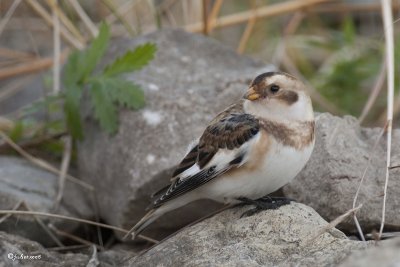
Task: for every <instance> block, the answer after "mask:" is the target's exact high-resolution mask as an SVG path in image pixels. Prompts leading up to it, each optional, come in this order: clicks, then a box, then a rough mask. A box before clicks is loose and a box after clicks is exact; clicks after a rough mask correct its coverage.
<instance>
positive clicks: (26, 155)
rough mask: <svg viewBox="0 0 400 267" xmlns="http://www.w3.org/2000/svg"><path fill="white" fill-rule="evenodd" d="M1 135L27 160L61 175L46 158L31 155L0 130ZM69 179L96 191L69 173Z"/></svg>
mask: <svg viewBox="0 0 400 267" xmlns="http://www.w3.org/2000/svg"><path fill="white" fill-rule="evenodd" d="M0 137H1V138H2V139H3V140H4V141H5V142H6V143H7V144H8V145H9V146H11V147H12V148H13V149H14V150H15V151H17V152H18V153H19V154H20V155H21V156H23V157H24V158H26V159H27V160H29V161H30V162H32V163H33V164H35V165H36V166H38V167H40V168H42V169H45V170H47V171H49V172H52V173H54V174H57V175H59V174H60V171H59V170H57V169H56V168H54V167H53V166H51V165H50V164H49V163H47V162H46V161H44V160H41V159H39V158H35V157H34V156H32V155H30V154H29V153H28V152H26V151H25V150H23V149H22V148H21V147H20V146H18V145H17V144H16V143H14V142H13V141H12V140H11V139H10V138H9V137H8V136H7V135H6V134H5V133H3V132H2V131H0ZM67 179H68V180H69V181H71V182H73V183H75V184H78V185H80V186H82V187H83V188H86V189H88V190H90V191H94V188H93V186H91V185H90V184H87V183H85V182H83V181H81V180H79V179H77V178H75V177H73V176H71V175H67Z"/></svg>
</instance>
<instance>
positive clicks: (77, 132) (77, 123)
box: [64, 85, 83, 140]
mask: <svg viewBox="0 0 400 267" xmlns="http://www.w3.org/2000/svg"><path fill="white" fill-rule="evenodd" d="M81 96H82V90H81V88H80V87H79V86H78V85H71V86H70V87H68V88H66V90H65V102H64V112H65V118H66V122H67V127H68V129H69V131H70V133H71V135H72V137H74V138H75V139H78V140H82V139H83V131H82V122H81V115H80V112H79V104H80V101H81Z"/></svg>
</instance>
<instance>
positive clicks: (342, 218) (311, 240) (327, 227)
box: [303, 204, 362, 245]
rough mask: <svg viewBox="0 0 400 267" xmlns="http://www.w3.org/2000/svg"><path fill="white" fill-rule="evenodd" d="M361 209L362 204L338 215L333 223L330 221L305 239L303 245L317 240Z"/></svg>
mask: <svg viewBox="0 0 400 267" xmlns="http://www.w3.org/2000/svg"><path fill="white" fill-rule="evenodd" d="M361 207H362V204H360V205H358V206H357V207H356V208H353V209H351V210H348V211H347V212H346V213H344V214H342V215H340V216H339V217H337V218H336V219H334V220H333V221H331V222H330V223H329V224H328V225H326V226H324V227H322V228H321V229H320V230H319V231H318V232H317V233H316V234H315V235H312V236H311V237H310V238H308V239H306V240H304V241H303V244H304V245H308V244H310V243H311V242H313V241H314V240H315V239H317V238H318V237H319V236H320V235H322V234H324V233H326V232H327V231H329V230H331V229H332V228H335V227H336V225H338V224H339V223H341V222H343V221H344V220H345V219H346V218H347V217H349V216H350V215H351V214H354V213H355V212H356V211H358V210H359V209H360V208H361Z"/></svg>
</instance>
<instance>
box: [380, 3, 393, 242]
mask: <svg viewBox="0 0 400 267" xmlns="http://www.w3.org/2000/svg"><path fill="white" fill-rule="evenodd" d="M391 3H392V1H391V0H382V17H383V25H384V31H385V44H386V63H387V70H388V71H387V85H388V87H387V90H388V92H387V153H386V175H385V186H384V189H383V203H382V219H381V226H380V229H379V238H380V237H381V236H382V232H383V228H384V226H385V215H386V200H387V188H388V183H389V168H390V165H391V164H390V159H391V147H392V122H393V98H394V38H393V15H392V10H391Z"/></svg>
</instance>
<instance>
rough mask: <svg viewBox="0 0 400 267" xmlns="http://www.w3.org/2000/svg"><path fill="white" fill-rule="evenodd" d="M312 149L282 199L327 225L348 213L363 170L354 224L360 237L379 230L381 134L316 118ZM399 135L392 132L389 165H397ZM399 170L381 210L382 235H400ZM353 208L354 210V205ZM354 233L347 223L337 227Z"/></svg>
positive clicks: (383, 141) (353, 122)
mask: <svg viewBox="0 0 400 267" xmlns="http://www.w3.org/2000/svg"><path fill="white" fill-rule="evenodd" d="M316 126H317V129H316V145H315V148H314V151H313V154H312V155H311V158H310V161H309V162H308V163H307V165H306V167H305V168H304V169H303V170H302V171H301V173H300V174H299V175H298V176H297V177H296V178H295V179H294V180H293V181H292V182H291V183H290V184H289V185H287V186H286V187H284V193H285V195H287V196H289V197H291V198H294V199H296V200H297V201H299V202H301V203H304V204H307V205H309V206H311V207H313V208H314V209H315V210H316V211H317V212H318V213H319V214H320V215H321V216H322V217H323V218H324V219H326V220H328V221H331V220H333V219H335V218H336V217H338V216H339V215H341V214H343V213H345V212H346V211H348V210H349V209H351V208H352V205H353V198H354V196H355V194H356V191H357V188H358V186H359V183H360V180H361V177H362V176H363V173H364V171H365V169H366V167H367V166H368V169H367V171H366V175H365V178H364V183H363V185H362V187H361V190H360V194H359V198H358V202H357V203H358V204H361V203H362V204H363V207H362V208H361V210H359V211H358V212H357V218H358V220H359V222H360V224H361V227H362V228H363V230H365V231H371V230H372V229H379V225H380V221H381V213H382V201H383V187H384V183H385V169H386V137H385V136H383V137H382V138H381V139H380V142H379V143H378V145H377V146H376V147H374V145H375V143H376V141H377V139H378V137H379V135H380V134H381V131H382V129H379V128H374V129H371V128H363V127H360V126H359V125H358V123H357V120H356V119H355V118H354V117H350V116H345V117H344V118H339V117H335V116H332V115H330V114H328V113H324V114H320V115H319V116H317V118H316ZM399 155H400V130H398V129H396V130H393V140H392V165H393V166H395V165H400V156H399ZM399 195H400V168H397V169H392V170H391V171H390V180H389V186H388V198H387V204H386V224H385V229H386V230H389V229H391V230H399V229H400V212H399V207H400V198H399V197H398V196H399ZM358 204H357V205H358ZM339 229H342V230H344V231H346V232H356V228H355V225H354V223H353V221H352V220H351V219H348V220H346V221H344V222H343V223H341V224H340V225H339Z"/></svg>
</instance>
